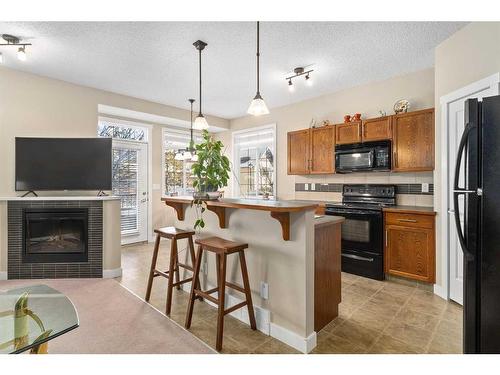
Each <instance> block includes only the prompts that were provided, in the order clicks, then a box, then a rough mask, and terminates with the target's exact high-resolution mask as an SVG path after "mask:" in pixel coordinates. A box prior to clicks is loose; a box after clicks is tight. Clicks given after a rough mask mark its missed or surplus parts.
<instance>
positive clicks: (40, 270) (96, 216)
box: [7, 200, 103, 279]
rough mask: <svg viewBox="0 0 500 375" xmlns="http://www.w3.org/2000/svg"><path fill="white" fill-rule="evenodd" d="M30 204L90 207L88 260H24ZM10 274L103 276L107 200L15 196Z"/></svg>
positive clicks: (10, 210)
mask: <svg viewBox="0 0 500 375" xmlns="http://www.w3.org/2000/svg"><path fill="white" fill-rule="evenodd" d="M26 208H30V209H42V208H86V209H87V210H88V261H87V262H67V263H66V262H63V263H23V256H22V252H23V211H24V209H26ZM7 226H8V230H7V233H8V235H7V278H8V279H41V278H50V279H52V278H101V277H103V202H102V201H99V200H13V201H9V202H8V205H7Z"/></svg>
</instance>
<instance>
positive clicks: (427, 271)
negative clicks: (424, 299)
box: [384, 212, 436, 283]
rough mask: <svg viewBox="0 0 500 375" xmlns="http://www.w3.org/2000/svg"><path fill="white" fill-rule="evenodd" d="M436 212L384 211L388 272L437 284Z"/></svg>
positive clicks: (386, 271) (386, 268)
mask: <svg viewBox="0 0 500 375" xmlns="http://www.w3.org/2000/svg"><path fill="white" fill-rule="evenodd" d="M434 215H435V214H434V213H433V212H432V213H428V214H427V213H425V214H415V213H393V212H386V213H385V214H384V217H385V221H384V229H385V231H384V237H385V254H384V255H385V273H387V274H391V275H396V276H402V277H407V278H410V279H414V280H419V281H425V282H428V283H434V282H435V279H436V276H435V275H436V261H435V259H436V247H435V216H434Z"/></svg>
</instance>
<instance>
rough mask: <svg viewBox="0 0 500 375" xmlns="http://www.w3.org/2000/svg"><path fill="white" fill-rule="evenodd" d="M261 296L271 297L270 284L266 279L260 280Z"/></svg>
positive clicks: (264, 297)
mask: <svg viewBox="0 0 500 375" xmlns="http://www.w3.org/2000/svg"><path fill="white" fill-rule="evenodd" d="M260 297H261V298H262V299H268V298H269V284H268V283H266V282H264V281H261V282H260Z"/></svg>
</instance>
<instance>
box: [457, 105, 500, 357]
mask: <svg viewBox="0 0 500 375" xmlns="http://www.w3.org/2000/svg"><path fill="white" fill-rule="evenodd" d="M465 124H466V125H465V129H464V133H463V135H462V138H461V140H460V144H459V148H458V155H457V162H456V165H455V181H454V185H453V190H454V195H453V197H454V199H453V201H454V208H455V224H456V226H457V232H458V237H459V241H460V245H461V247H462V250H463V252H464V320H463V324H464V341H463V350H464V353H500V96H492V97H488V98H483V100H482V101H479V100H477V99H469V100H467V101H466V102H465ZM462 164H463V168H464V174H463V175H462V176H465V178H464V177H462V180H464V181H460V168H461V165H462ZM461 195H463V196H464V197H465V200H464V205H463V207H462V210H464V212H463V215H464V216H463V217H464V225H463V230H462V226H461V225H460V212H459V210H460V208H459V196H461Z"/></svg>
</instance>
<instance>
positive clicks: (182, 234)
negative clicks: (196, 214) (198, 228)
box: [155, 227, 194, 239]
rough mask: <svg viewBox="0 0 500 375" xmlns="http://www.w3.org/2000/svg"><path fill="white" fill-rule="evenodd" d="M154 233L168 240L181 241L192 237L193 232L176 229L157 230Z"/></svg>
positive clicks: (164, 228)
mask: <svg viewBox="0 0 500 375" xmlns="http://www.w3.org/2000/svg"><path fill="white" fill-rule="evenodd" d="M155 233H156V234H159V235H160V236H162V237H164V238H169V239H182V238H188V237H191V236H194V231H191V230H184V229H179V228H176V227H163V228H157V229H155Z"/></svg>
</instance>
